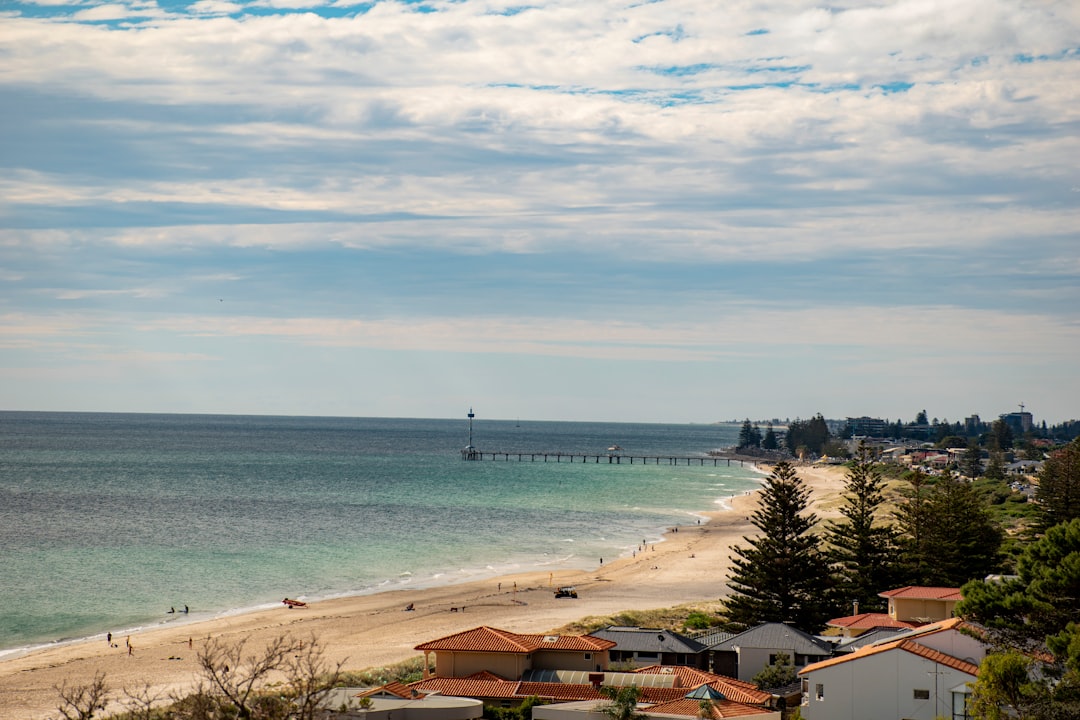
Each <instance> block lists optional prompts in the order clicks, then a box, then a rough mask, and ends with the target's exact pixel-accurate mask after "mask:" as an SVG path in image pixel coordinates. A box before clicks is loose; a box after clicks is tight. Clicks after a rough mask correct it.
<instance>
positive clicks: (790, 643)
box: [709, 623, 832, 682]
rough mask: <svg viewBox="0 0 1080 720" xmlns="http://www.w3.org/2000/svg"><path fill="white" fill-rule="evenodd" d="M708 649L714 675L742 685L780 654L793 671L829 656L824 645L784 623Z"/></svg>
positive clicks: (759, 628)
mask: <svg viewBox="0 0 1080 720" xmlns="http://www.w3.org/2000/svg"><path fill="white" fill-rule="evenodd" d="M709 650H710V651H711V652H712V670H713V672H715V673H717V674H719V675H725V676H729V677H733V678H738V679H739V680H743V681H745V682H749V681H751V680H753V678H754V676H756V675H757V674H758V673H760V672H761V671H762V670H764V669H765V668H766V666H768V665H772V664H773V663H775V662H776V657H777V655H779V654H780V653H784V654H786V655H787V656H788V659H789V660H791V662H792V663H793V664H794V665H795V669H796V670H798V669H799V668H801V667H804V666H806V665H808V664H809V663H813V662H817V661H819V660H824V659H825V658H829V657H832V647H831V646H830V645H829V644H828V643H827V642H825V641H823V640H819V639H818V638H816V637H814V636H813V635H810V634H808V633H805V632H803V631H802V630H799V629H798V628H796V627H792V626H791V625H785V624H784V623H764V624H762V625H758V626H757V627H753V628H750V629H749V630H745V631H743V632H741V633H738V634H737V635H732V636H729V637H727V638H725V639H723V640H720V641H719V642H716V643H715V644H713V645H710V646H709Z"/></svg>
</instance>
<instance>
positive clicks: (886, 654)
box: [799, 618, 986, 720]
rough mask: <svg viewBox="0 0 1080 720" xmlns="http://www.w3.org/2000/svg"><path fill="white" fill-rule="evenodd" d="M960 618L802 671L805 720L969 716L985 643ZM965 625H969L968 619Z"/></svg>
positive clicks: (954, 718) (926, 719) (931, 719)
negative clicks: (967, 631) (966, 629)
mask: <svg viewBox="0 0 1080 720" xmlns="http://www.w3.org/2000/svg"><path fill="white" fill-rule="evenodd" d="M963 626H965V623H964V622H963V621H962V620H960V619H959V618H953V619H950V620H945V621H943V622H940V623H936V624H933V625H927V626H924V627H921V628H918V629H917V630H913V631H911V632H909V633H905V634H903V635H899V636H897V637H896V638H895V639H892V640H886V641H883V642H880V643H876V644H873V645H868V646H866V647H864V648H861V649H860V650H858V651H856V652H854V653H852V654H850V655H844V656H841V657H837V658H833V659H831V660H824V661H822V662H819V663H814V664H813V665H808V666H806V667H805V668H803V669H802V670H801V671H800V672H799V676H800V677H801V678H802V682H803V706H802V716H803V717H804V718H805V719H806V720H935V718H938V717H945V718H952V720H967V718H968V717H969V716H968V714H967V707H966V701H967V699H968V697H969V695H970V694H971V686H970V683H973V682H975V679H976V676H977V675H978V672H979V663H980V662H982V659H983V657H985V655H986V647H985V646H984V645H983V644H982V643H981V642H980V641H979V640H978V639H976V638H974V637H972V636H970V635H967V634H964V633H962V632H961V631H960V628H961V627H963ZM967 627H969V628H970V627H971V626H970V625H967Z"/></svg>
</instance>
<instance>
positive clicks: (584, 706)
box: [533, 666, 780, 720]
mask: <svg viewBox="0 0 1080 720" xmlns="http://www.w3.org/2000/svg"><path fill="white" fill-rule="evenodd" d="M632 674H634V675H639V676H642V677H649V676H652V677H671V678H672V679H673V680H674V681H675V685H676V687H678V695H677V696H675V697H672V698H670V699H668V700H662V701H659V702H656V701H655V699H654V698H651V697H650V696H649V693H647V692H645V691H644V688H643V696H642V701H641V702H639V703H638V712H640V713H642V714H643V715H645V716H646V717H649V718H656V720H685V718H702V715H701V713H702V712H703V710H704V707H705V703H708V708H709V715H708V717H711V718H714V719H715V720H723V718H734V717H750V718H753V719H754V720H780V711H779V710H777V709H774V708H772V707H770V704H771V703H770V701H771V696H770V695H769V693H766V692H762V691H760V690H758V689H757V688H755V687H754V686H753V685H752V684H750V683H740V682H739V681H737V680H734V679H733V678H722V677H718V676H716V675H713V674H712V673H706V672H702V671H699V670H696V669H694V668H686V667H676V668H671V667H664V666H656V667H654V668H647V669H644V670H641V671H638V672H637V673H632ZM701 680H706V682H704V683H699V681H701ZM683 683H689V685H690V686H692V687H686V686H683ZM605 702H607V700H606V698H605V699H604V700H601V701H599V702H597V701H595V700H591V701H578V702H571V703H558V704H554V705H536V706H534V707H533V720H606V718H607V716H606V715H605V714H604V713H603V711H602V710H601V709H600V708H601V707H602V706H603V705H604V703H605Z"/></svg>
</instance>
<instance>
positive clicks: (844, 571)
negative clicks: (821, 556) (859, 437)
mask: <svg viewBox="0 0 1080 720" xmlns="http://www.w3.org/2000/svg"><path fill="white" fill-rule="evenodd" d="M847 472H848V478H847V483H846V486H845V491H846V492H845V494H844V499H843V505H841V507H840V513H841V515H843V516H844V519H843V520H840V521H836V520H829V521H826V523H825V532H824V539H825V543H826V546H827V548H828V549H827V554H828V559H829V562H830V564H831V566H832V574H833V590H832V594H833V599H834V603H833V605H834V607H836V606H839V607H851V606H852V603H854V602H858V603H859V607H860V608H861V609H864V610H865V611H871V610H883V609H884V602H883V601H882V599H881V598H880V597H879V596H878V594H879V593H880V592H881V591H882V590H884V589H888V588H891V587H893V585H894V581H895V580H896V577H897V571H896V563H895V561H894V558H895V557H896V548H895V544H896V542H895V541H896V531H895V529H894V528H893V527H892V526H891V525H888V524H883V523H881V522H878V521H877V518H878V515H879V510H880V508H881V506H882V505H883V504H884V502H885V496H884V494H883V488H884V485H885V481H884V480H883V479H882V477H881V471H880V470H879V469H878V468H877V465H876V464H875V463H874V461H873V457H872V455H871V452H870V449H869V448H867V447H866V445H865V444H864V443H860V445H859V449H858V451H857V452H856V454H855V460H854V461H853V462H852V463H851V464H850V466H849V467H848V471H847Z"/></svg>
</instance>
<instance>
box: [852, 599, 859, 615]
mask: <svg viewBox="0 0 1080 720" xmlns="http://www.w3.org/2000/svg"><path fill="white" fill-rule="evenodd" d="M854 605H855V612H853V613H852V615H858V614H859V601H858V600H856V601H855V602H854Z"/></svg>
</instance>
